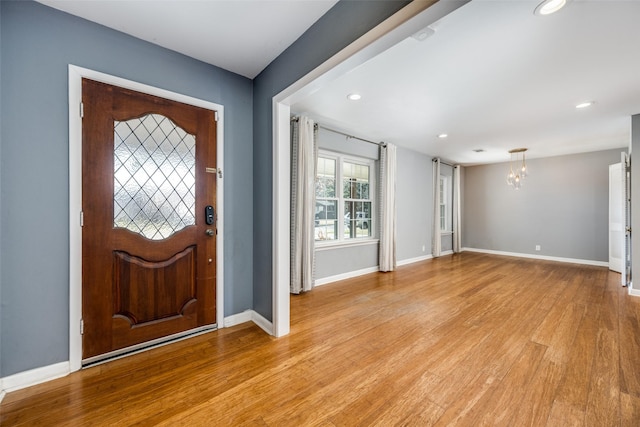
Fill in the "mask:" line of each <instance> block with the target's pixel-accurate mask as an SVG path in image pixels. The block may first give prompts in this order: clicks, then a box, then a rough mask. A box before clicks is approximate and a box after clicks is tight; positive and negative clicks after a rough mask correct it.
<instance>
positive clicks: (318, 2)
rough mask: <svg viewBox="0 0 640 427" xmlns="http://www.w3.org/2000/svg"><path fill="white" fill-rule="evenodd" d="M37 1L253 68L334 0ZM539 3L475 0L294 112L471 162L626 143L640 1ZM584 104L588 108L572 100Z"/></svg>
mask: <svg viewBox="0 0 640 427" xmlns="http://www.w3.org/2000/svg"><path fill="white" fill-rule="evenodd" d="M39 1H40V2H41V3H43V4H46V5H49V6H52V7H55V8H57V9H60V10H64V11H66V12H69V13H71V14H73V15H77V16H81V17H83V18H86V19H89V20H91V21H94V22H97V23H100V24H102V25H105V26H108V27H111V28H114V29H117V30H120V31H123V32H125V33H128V34H131V35H133V36H135V37H138V38H141V39H143V40H147V41H150V42H152V43H155V44H158V45H160V46H164V47H167V48H169V49H172V50H175V51H178V52H181V53H183V54H186V55H188V56H191V57H194V58H197V59H199V60H202V61H204V62H207V63H210V64H213V65H216V66H219V67H221V68H224V69H227V70H230V71H233V72H236V73H238V74H241V75H244V76H246V77H249V78H253V77H255V76H256V75H257V74H259V72H260V71H262V70H263V69H264V68H265V67H266V66H267V65H268V64H269V63H270V62H271V61H272V60H273V59H275V58H276V57H277V56H278V55H279V54H280V53H281V52H282V51H284V50H285V49H286V48H287V47H288V46H289V45H290V44H291V43H293V42H294V41H295V40H296V39H297V38H298V37H299V36H300V35H302V34H303V33H304V31H305V30H306V29H307V28H308V27H310V26H311V25H312V24H313V23H314V22H315V21H316V20H317V19H318V18H319V17H320V16H322V15H323V14H324V13H326V11H327V10H329V9H330V8H331V7H332V6H333V5H334V4H335V3H336V0H163V1H158V0H107V1H104V0H39ZM441 1H450V0H441ZM539 1H540V0H473V1H471V2H470V3H468V4H467V5H465V6H462V7H461V8H459V9H458V10H456V11H454V12H453V13H451V14H450V15H447V16H445V17H444V18H443V19H441V20H440V21H438V22H436V23H435V24H433V25H432V28H433V29H434V30H435V34H433V35H432V36H431V37H429V38H428V39H426V40H425V41H422V42H419V41H417V40H415V39H413V38H408V39H406V40H404V41H402V42H400V43H398V44H397V45H396V46H394V47H392V48H390V49H388V50H387V51H385V52H383V53H382V54H380V55H378V56H377V57H375V58H373V59H371V60H369V61H367V62H366V63H364V64H362V65H360V66H359V67H357V68H355V69H354V70H352V71H350V72H348V73H346V74H344V75H342V76H340V77H338V78H336V79H334V80H332V81H328V82H325V84H323V85H322V86H321V87H320V89H319V90H316V91H315V92H314V93H313V94H312V95H310V96H308V97H306V98H304V99H302V100H301V101H300V102H298V103H297V104H295V105H293V106H292V111H294V112H297V113H308V114H309V115H311V116H312V117H314V118H315V119H317V120H318V121H319V122H320V123H321V124H323V125H325V126H328V127H332V128H335V129H338V130H342V131H345V132H347V133H350V134H353V135H356V136H360V137H363V138H367V139H372V140H376V141H386V142H392V143H395V144H397V145H399V146H403V147H406V148H410V149H412V150H415V151H419V152H422V153H425V154H428V155H433V156H440V157H442V158H444V159H446V160H449V161H452V162H457V163H462V164H467V165H469V164H482V163H492V162H500V161H506V160H508V159H509V154H508V153H507V151H508V150H509V149H512V148H517V147H527V148H528V149H529V151H528V152H527V155H528V157H529V158H531V157H545V156H552V155H561V154H570V153H577V152H587V151H596V150H602V149H608V148H619V147H627V146H628V144H629V138H630V116H631V115H633V114H638V113H640V54H639V53H638V52H639V51H640V50H639V49H640V24H639V22H640V1H637V0H636V1H624V0H573V1H571V2H570V3H569V5H568V6H567V7H566V8H565V9H563V10H561V11H560V12H558V13H556V14H554V15H550V16H546V17H541V16H535V15H534V14H533V10H534V9H535V6H536V5H537V4H538V2H539ZM428 12H429V11H428V10H427V11H426V12H425V13H428ZM318 42H319V43H322V41H321V40H319V41H318ZM327 80H328V79H327ZM352 92H357V93H360V94H361V95H362V99H361V100H360V101H358V102H352V101H348V100H347V99H346V95H347V94H349V93H352ZM584 100H593V101H595V104H594V105H593V106H592V107H590V108H587V109H585V110H576V109H575V108H574V106H575V105H576V104H577V103H579V102H581V101H584ZM443 132H446V133H447V134H449V137H448V138H447V139H438V138H437V135H438V134H440V133H443ZM474 149H483V150H485V152H483V153H475V152H474V151H473V150H474Z"/></svg>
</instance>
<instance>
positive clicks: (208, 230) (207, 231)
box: [205, 228, 216, 236]
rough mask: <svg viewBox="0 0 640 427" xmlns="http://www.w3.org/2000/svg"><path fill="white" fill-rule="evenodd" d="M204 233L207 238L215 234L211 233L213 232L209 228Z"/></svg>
mask: <svg viewBox="0 0 640 427" xmlns="http://www.w3.org/2000/svg"><path fill="white" fill-rule="evenodd" d="M205 233H206V235H207V236H213V235H215V234H216V232H215V231H213V230H212V229H210V228H207V230H206V231H205Z"/></svg>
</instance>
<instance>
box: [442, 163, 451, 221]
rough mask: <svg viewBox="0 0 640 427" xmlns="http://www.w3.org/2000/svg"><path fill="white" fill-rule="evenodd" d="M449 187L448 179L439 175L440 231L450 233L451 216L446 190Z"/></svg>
mask: <svg viewBox="0 0 640 427" xmlns="http://www.w3.org/2000/svg"><path fill="white" fill-rule="evenodd" d="M448 187H449V177H448V176H445V175H440V185H439V189H440V231H445V232H448V231H451V215H449V211H450V206H449V205H450V203H451V201H450V197H449V193H448V192H447V189H448Z"/></svg>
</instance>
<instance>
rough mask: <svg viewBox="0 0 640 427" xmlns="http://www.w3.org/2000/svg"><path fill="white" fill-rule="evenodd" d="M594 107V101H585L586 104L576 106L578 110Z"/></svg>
mask: <svg viewBox="0 0 640 427" xmlns="http://www.w3.org/2000/svg"><path fill="white" fill-rule="evenodd" d="M592 105H593V101H585V102H581V103H580V104H578V105H576V108H577V109H579V110H580V109H582V108H587V107H591V106H592Z"/></svg>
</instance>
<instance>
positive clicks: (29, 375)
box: [2, 362, 70, 393]
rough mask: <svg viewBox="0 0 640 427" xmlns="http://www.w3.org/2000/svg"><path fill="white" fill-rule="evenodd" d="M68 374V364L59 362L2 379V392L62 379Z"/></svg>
mask: <svg viewBox="0 0 640 427" xmlns="http://www.w3.org/2000/svg"><path fill="white" fill-rule="evenodd" d="M69 372H70V369H69V362H60V363H56V364H53V365H49V366H43V367H41V368H36V369H31V370H29V371H24V372H19V373H17V374H14V375H9V376H8V377H4V378H2V386H3V388H4V389H3V392H7V393H9V392H12V391H16V390H20V389H23V388H27V387H31V386H33V385H37V384H41V383H44V382H47V381H51V380H55V379H56V378H62V377H64V376H66V375H68V374H69Z"/></svg>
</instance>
